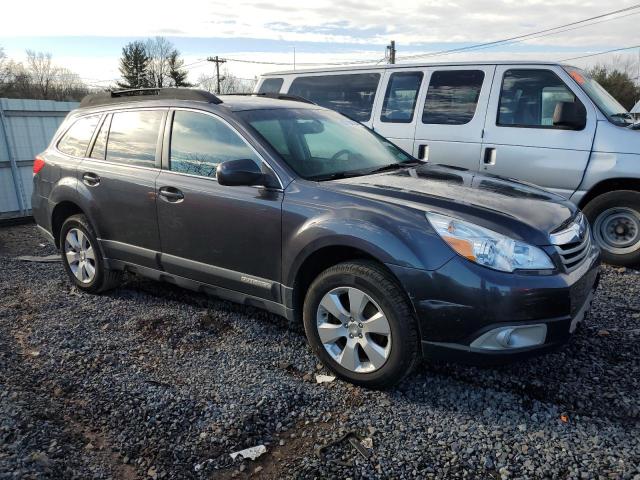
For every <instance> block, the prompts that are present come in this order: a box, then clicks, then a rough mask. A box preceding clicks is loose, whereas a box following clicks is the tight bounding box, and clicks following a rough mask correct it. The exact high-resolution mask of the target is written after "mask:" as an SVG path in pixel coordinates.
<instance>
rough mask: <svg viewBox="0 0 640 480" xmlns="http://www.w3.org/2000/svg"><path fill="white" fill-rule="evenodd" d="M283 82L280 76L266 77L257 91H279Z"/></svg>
mask: <svg viewBox="0 0 640 480" xmlns="http://www.w3.org/2000/svg"><path fill="white" fill-rule="evenodd" d="M283 83H284V79H282V78H266V79H265V80H264V81H263V82H262V84H261V85H260V88H259V89H258V93H280V89H281V88H282V84H283Z"/></svg>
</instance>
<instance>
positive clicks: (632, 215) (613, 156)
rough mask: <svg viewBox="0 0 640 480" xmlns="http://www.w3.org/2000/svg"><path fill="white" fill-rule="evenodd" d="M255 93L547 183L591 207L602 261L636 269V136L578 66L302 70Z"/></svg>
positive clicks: (639, 184) (442, 159) (455, 159)
mask: <svg viewBox="0 0 640 480" xmlns="http://www.w3.org/2000/svg"><path fill="white" fill-rule="evenodd" d="M256 93H262V94H274V93H286V94H289V95H296V96H300V97H304V98H306V99H308V100H311V101H313V102H315V103H317V104H319V105H322V106H324V107H328V108H332V109H334V110H337V111H339V112H341V113H343V114H345V115H347V116H349V117H351V118H352V119H354V120H358V121H360V122H362V123H363V124H365V125H367V126H368V127H370V128H372V129H373V130H375V131H376V132H378V133H380V134H381V135H383V136H385V137H387V138H388V139H389V140H391V141H392V142H394V143H395V144H397V145H399V146H400V147H402V148H403V149H405V150H406V151H408V152H411V153H413V155H414V156H416V157H418V158H420V159H424V160H429V161H430V162H434V163H441V164H445V165H452V166H456V167H462V168H466V169H469V170H480V171H483V172H485V173H491V174H496V175H501V176H504V177H510V178H515V179H519V180H522V181H526V182H530V183H534V184H537V185H540V186H543V187H545V188H547V189H549V190H551V191H554V192H556V193H558V194H560V195H563V196H565V197H566V198H569V199H571V200H572V201H573V202H575V203H576V204H578V205H579V206H580V207H581V208H582V209H583V210H584V212H585V214H586V215H587V216H588V218H589V219H590V221H591V225H592V230H593V234H594V238H595V239H596V241H597V242H598V243H599V244H600V245H601V247H602V248H603V251H604V252H603V253H604V257H605V259H606V260H608V261H609V262H611V263H614V264H618V265H632V264H638V263H640V131H637V130H636V128H637V126H638V125H637V124H636V125H635V126H634V125H633V119H632V116H631V115H630V114H629V113H628V112H627V111H626V110H625V109H624V108H623V107H622V106H621V105H620V104H619V103H618V102H617V101H616V100H615V99H614V98H613V97H612V96H611V95H609V94H608V93H607V92H606V91H605V90H604V89H603V88H602V87H601V86H600V85H599V84H598V83H597V82H595V81H594V80H593V79H592V78H591V77H589V75H588V74H587V73H586V72H584V71H582V70H580V69H578V68H574V67H570V66H566V65H560V64H555V63H544V62H527V63H518V62H486V63H447V64H444V63H443V64H419V65H418V64H399V65H397V64H396V65H381V66H367V67H341V68H330V69H323V70H296V71H287V72H275V73H269V74H265V75H263V76H262V77H261V78H260V80H259V82H258V84H257V86H256ZM416 112H417V113H416ZM532 215H535V212H532Z"/></svg>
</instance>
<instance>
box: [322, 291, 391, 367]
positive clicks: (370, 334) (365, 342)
mask: <svg viewBox="0 0 640 480" xmlns="http://www.w3.org/2000/svg"><path fill="white" fill-rule="evenodd" d="M316 321H317V328H318V335H319V337H320V341H321V342H322V344H323V346H324V348H325V350H326V351H327V353H328V354H329V355H330V356H331V358H333V359H334V360H335V361H336V362H337V363H338V364H339V365H341V366H342V367H343V368H345V369H347V370H349V371H352V372H357V373H370V372H374V371H376V370H378V369H379V368H381V367H382V366H383V365H384V364H385V362H386V361H387V359H388V358H389V354H390V353H391V328H390V326H389V321H388V320H387V317H386V315H385V313H384V312H383V311H382V309H381V308H380V307H379V306H378V304H377V303H376V302H374V301H373V299H372V298H371V297H370V296H369V295H367V294H366V293H364V292H363V291H362V290H359V289H357V288H353V287H338V288H334V289H333V290H331V291H330V292H328V293H327V294H325V296H324V297H322V300H321V301H320V305H318V311H317V315H316Z"/></svg>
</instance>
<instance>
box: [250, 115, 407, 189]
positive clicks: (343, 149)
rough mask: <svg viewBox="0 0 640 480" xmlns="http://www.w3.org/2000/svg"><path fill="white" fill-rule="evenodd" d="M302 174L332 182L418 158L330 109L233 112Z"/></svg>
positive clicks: (395, 166)
mask: <svg viewBox="0 0 640 480" xmlns="http://www.w3.org/2000/svg"><path fill="white" fill-rule="evenodd" d="M238 115H239V116H241V117H242V118H243V119H244V120H245V121H246V122H247V123H249V124H250V125H251V126H252V127H253V128H254V129H255V130H256V131H257V132H258V133H259V134H260V135H261V136H262V137H263V138H264V139H265V140H266V141H267V142H268V143H269V144H270V145H271V146H272V147H273V148H274V149H275V150H276V151H277V152H278V153H279V154H280V156H281V157H282V159H283V160H284V161H285V162H287V164H288V165H289V166H290V167H291V168H292V169H293V170H294V171H295V172H296V173H297V174H298V175H300V176H301V177H303V178H306V179H308V180H318V181H322V180H334V179H337V178H344V177H350V176H358V175H367V174H370V173H374V172H378V171H382V170H387V169H389V170H391V169H394V168H401V167H402V166H403V165H404V164H407V163H412V162H418V160H416V159H415V158H413V157H412V156H411V155H409V154H408V153H405V152H404V151H402V150H400V149H399V148H398V147H396V146H395V145H393V144H392V143H391V142H389V141H387V140H385V139H384V138H382V137H381V136H380V135H378V134H376V133H374V132H372V131H371V130H369V129H368V128H366V127H365V126H363V125H362V124H360V123H358V122H356V121H354V120H351V119H349V118H347V117H345V116H343V115H341V114H339V113H336V112H332V111H329V110H320V109H317V110H316V109H308V108H300V109H297V108H287V109H284V108H278V109H272V110H250V111H244V112H238Z"/></svg>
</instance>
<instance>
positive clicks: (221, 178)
mask: <svg viewBox="0 0 640 480" xmlns="http://www.w3.org/2000/svg"><path fill="white" fill-rule="evenodd" d="M216 176H217V178H218V183H219V184H220V185H228V186H232V187H236V186H253V185H262V186H265V187H274V186H276V185H275V183H276V182H275V181H274V179H273V177H272V176H271V175H268V174H266V173H263V172H262V170H261V169H260V167H259V166H258V165H256V162H254V161H253V160H250V159H248V158H241V159H239V160H229V161H227V162H222V163H221V164H219V165H218V168H217V169H216Z"/></svg>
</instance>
